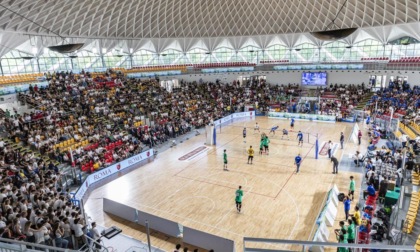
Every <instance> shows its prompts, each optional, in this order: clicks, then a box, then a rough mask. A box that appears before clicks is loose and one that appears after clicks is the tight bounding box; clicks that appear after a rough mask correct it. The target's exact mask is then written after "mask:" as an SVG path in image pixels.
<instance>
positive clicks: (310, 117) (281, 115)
mask: <svg viewBox="0 0 420 252" xmlns="http://www.w3.org/2000/svg"><path fill="white" fill-rule="evenodd" d="M268 118H275V119H291V118H294V119H295V120H303V121H316V122H331V123H335V116H329V115H315V114H299V113H285V112H268Z"/></svg>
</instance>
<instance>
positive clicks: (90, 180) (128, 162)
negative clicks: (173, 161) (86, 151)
mask: <svg viewBox="0 0 420 252" xmlns="http://www.w3.org/2000/svg"><path fill="white" fill-rule="evenodd" d="M149 157H153V149H150V150H147V151H143V152H142V153H140V154H137V155H135V156H132V157H129V158H127V159H125V160H123V161H121V162H118V163H116V164H113V165H111V166H108V167H106V168H103V169H102V170H99V171H97V172H95V173H93V174H91V175H89V176H88V177H87V178H86V179H85V181H84V183H83V184H82V185H81V186H80V187H79V189H78V190H77V192H76V194H75V195H74V197H75V199H76V200H81V199H82V198H83V196H84V195H85V193H86V191H87V190H88V188H89V186H91V185H92V184H94V183H96V182H99V181H101V180H103V179H105V178H107V177H109V176H111V175H113V174H115V173H117V172H119V171H122V170H124V169H126V168H127V167H129V166H132V165H134V164H137V163H139V162H141V161H143V160H146V159H148V158H149Z"/></svg>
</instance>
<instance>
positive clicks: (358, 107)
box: [355, 92, 374, 110]
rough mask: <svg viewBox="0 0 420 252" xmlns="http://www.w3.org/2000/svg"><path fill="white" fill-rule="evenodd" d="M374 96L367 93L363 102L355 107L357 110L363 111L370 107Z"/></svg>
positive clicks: (371, 93)
mask: <svg viewBox="0 0 420 252" xmlns="http://www.w3.org/2000/svg"><path fill="white" fill-rule="evenodd" d="M373 95H374V93H373V92H370V93H367V94H365V95H364V97H363V98H362V100H361V101H360V102H359V103H358V104H357V106H356V107H355V109H356V110H363V109H364V108H365V107H366V105H368V103H369V101H370V99H371V98H372V96H373Z"/></svg>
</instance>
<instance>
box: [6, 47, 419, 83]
mask: <svg viewBox="0 0 420 252" xmlns="http://www.w3.org/2000/svg"><path fill="white" fill-rule="evenodd" d="M73 56H75V57H72V58H70V57H69V56H68V55H64V54H60V53H56V52H53V51H50V50H48V49H45V50H43V51H41V53H39V54H37V55H36V56H34V55H32V54H30V53H27V52H22V51H19V50H11V51H9V52H8V53H6V54H5V55H3V56H2V57H1V61H0V62H1V70H2V74H3V75H14V74H24V73H38V72H46V71H57V70H71V69H75V70H81V69H91V68H112V67H124V68H132V67H140V66H158V65H171V64H203V63H225V62H251V63H258V62H261V61H279V60H285V61H288V62H289V63H331V62H338V63H339V62H354V61H360V60H361V59H362V58H378V57H388V58H389V59H391V60H393V59H400V58H402V57H417V56H420V43H419V42H418V41H417V40H412V41H411V42H410V43H396V42H395V41H393V42H390V43H389V44H385V45H384V44H383V43H381V42H380V41H378V40H375V39H366V40H363V41H359V42H357V43H355V44H353V45H352V46H349V45H348V44H346V43H344V42H343V41H334V42H327V43H325V44H323V45H322V46H320V47H319V46H317V45H315V44H312V43H308V42H306V43H302V44H298V45H295V46H294V47H293V48H290V47H287V46H285V45H284V44H280V43H279V44H273V45H269V46H268V47H267V48H264V49H261V48H259V47H257V46H255V45H250V44H248V45H244V46H243V47H242V48H241V49H239V50H235V49H233V48H229V47H226V46H224V47H219V48H216V49H215V50H214V51H212V52H209V51H207V50H206V49H204V48H197V47H196V48H193V49H191V50H189V51H188V52H182V51H180V50H177V49H167V50H164V51H162V52H161V53H159V54H157V53H155V52H153V51H150V50H145V49H140V50H138V51H136V52H134V53H133V54H131V55H130V54H128V53H125V52H124V51H123V50H122V49H121V48H115V49H112V50H109V51H108V52H107V53H104V54H100V53H93V52H91V51H85V50H82V51H79V52H77V53H76V54H74V55H73ZM76 56H77V57H76Z"/></svg>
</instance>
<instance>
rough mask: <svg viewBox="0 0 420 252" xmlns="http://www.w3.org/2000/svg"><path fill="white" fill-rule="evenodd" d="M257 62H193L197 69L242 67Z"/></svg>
mask: <svg viewBox="0 0 420 252" xmlns="http://www.w3.org/2000/svg"><path fill="white" fill-rule="evenodd" d="M255 65H256V64H254V63H250V62H227V63H205V64H193V67H194V68H196V69H202V68H213V67H241V66H255Z"/></svg>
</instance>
